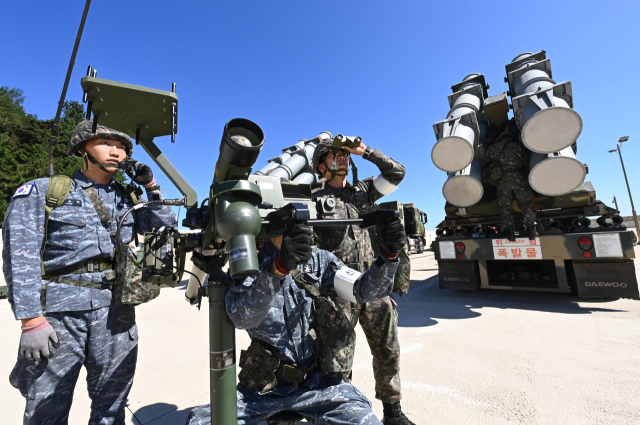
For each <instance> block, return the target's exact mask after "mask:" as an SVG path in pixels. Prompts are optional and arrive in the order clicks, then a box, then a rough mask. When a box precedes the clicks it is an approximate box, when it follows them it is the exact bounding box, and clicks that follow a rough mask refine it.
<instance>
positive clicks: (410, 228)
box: [402, 204, 427, 254]
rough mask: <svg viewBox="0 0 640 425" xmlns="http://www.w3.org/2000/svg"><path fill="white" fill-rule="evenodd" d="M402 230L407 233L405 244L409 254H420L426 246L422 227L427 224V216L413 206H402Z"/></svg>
mask: <svg viewBox="0 0 640 425" xmlns="http://www.w3.org/2000/svg"><path fill="white" fill-rule="evenodd" d="M402 209H403V211H404V230H405V232H406V233H407V242H408V246H409V253H410V254H422V253H423V252H424V248H425V246H426V243H427V241H426V239H425V230H424V225H425V224H426V223H427V214H426V213H424V212H422V211H420V208H418V207H416V206H415V205H413V204H404V205H403V206H402Z"/></svg>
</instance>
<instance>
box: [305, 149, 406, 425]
mask: <svg viewBox="0 0 640 425" xmlns="http://www.w3.org/2000/svg"><path fill="white" fill-rule="evenodd" d="M332 144H333V140H327V141H324V142H322V143H320V144H319V145H318V147H317V149H316V151H315V153H314V156H313V168H314V170H315V171H316V172H318V174H320V176H322V177H323V178H325V179H326V181H325V182H324V186H323V187H322V188H321V189H319V190H317V191H316V192H314V196H318V197H320V196H333V197H335V200H336V207H335V215H333V216H332V218H357V217H358V216H359V215H360V214H362V213H366V212H369V211H371V210H373V209H375V208H377V207H376V206H375V202H376V201H377V200H378V199H380V198H382V197H383V196H385V195H388V194H390V193H391V192H393V191H394V190H395V189H396V188H397V185H398V184H399V183H400V182H401V181H402V179H403V178H404V175H405V168H404V166H402V165H401V164H400V163H398V162H397V161H395V160H393V159H391V158H389V157H387V156H385V155H384V154H383V153H382V152H380V151H379V150H378V149H375V150H373V149H371V147H367V146H365V145H364V143H362V142H361V143H360V146H358V147H356V148H349V147H347V146H345V147H344V148H343V150H340V151H338V153H337V158H336V157H334V150H333V149H332ZM350 155H359V156H362V157H363V158H364V159H368V160H369V161H371V162H373V163H374V164H375V165H376V166H377V167H378V168H379V169H380V172H381V174H380V175H378V176H377V177H375V178H374V177H370V178H367V179H364V180H362V181H360V182H358V183H357V184H356V185H355V186H352V185H350V184H349V183H348V182H347V178H346V176H347V175H348V173H349V163H350ZM333 161H337V168H338V171H337V172H335V171H334V172H331V171H330V169H331V167H332V165H333ZM314 236H315V240H316V244H317V245H318V247H319V248H321V249H325V250H327V251H331V252H332V253H334V254H335V255H336V257H338V258H339V259H340V261H342V262H343V263H345V264H346V265H347V266H348V267H351V268H353V269H356V270H361V271H363V270H366V269H367V267H369V265H370V264H371V262H372V260H373V259H374V258H376V257H375V255H376V251H377V249H378V243H376V242H375V240H376V239H375V238H371V237H370V235H369V231H368V230H362V229H360V228H359V227H358V226H348V227H344V226H342V227H339V226H335V227H317V228H315V229H314ZM372 240H373V243H372ZM404 255H406V252H404ZM406 259H407V260H408V255H406ZM405 264H409V263H408V261H407V262H406V263H405ZM399 272H400V274H401V278H404V281H402V282H400V283H401V285H399V286H400V288H402V287H403V286H404V290H403V289H400V291H401V292H406V288H407V287H408V283H409V270H408V268H407V267H404V268H403V269H402V270H399ZM402 283H403V284H402ZM343 308H344V309H345V311H350V312H351V317H352V323H353V325H354V326H355V325H356V324H357V323H358V320H360V325H361V326H362V330H363V331H364V333H365V335H366V337H367V342H368V343H369V348H370V349H371V354H372V356H373V373H374V377H375V380H376V398H377V399H379V400H381V401H382V405H383V408H384V418H383V423H384V424H385V425H410V424H412V422H411V421H410V420H409V419H408V418H407V417H406V416H405V415H404V413H403V412H402V410H401V406H400V399H401V398H402V395H401V391H400V390H401V389H400V343H399V341H398V313H397V311H396V303H395V301H394V299H393V298H392V297H391V296H388V297H384V298H381V299H378V300H376V301H373V302H368V303H358V304H353V303H351V304H350V303H349V302H348V301H343Z"/></svg>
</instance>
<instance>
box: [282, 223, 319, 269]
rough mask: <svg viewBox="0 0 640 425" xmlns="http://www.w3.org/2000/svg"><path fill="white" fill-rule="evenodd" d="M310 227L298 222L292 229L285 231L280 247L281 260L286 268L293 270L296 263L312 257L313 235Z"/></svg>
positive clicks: (304, 261)
mask: <svg viewBox="0 0 640 425" xmlns="http://www.w3.org/2000/svg"><path fill="white" fill-rule="evenodd" d="M312 234H313V232H312V231H311V228H310V227H307V226H306V225H304V224H302V223H297V224H296V225H295V226H293V227H292V228H291V229H290V230H287V231H286V232H284V238H282V246H281V247H280V261H281V262H282V267H284V268H285V269H286V270H293V269H295V268H296V265H298V264H301V263H306V262H307V261H309V260H310V259H311V252H312V250H311V235H312Z"/></svg>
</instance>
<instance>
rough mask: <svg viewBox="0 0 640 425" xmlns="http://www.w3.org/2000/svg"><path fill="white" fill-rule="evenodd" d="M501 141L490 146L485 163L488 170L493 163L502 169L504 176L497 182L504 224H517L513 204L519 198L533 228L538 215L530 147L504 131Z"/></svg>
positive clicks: (529, 225)
mask: <svg viewBox="0 0 640 425" xmlns="http://www.w3.org/2000/svg"><path fill="white" fill-rule="evenodd" d="M510 137H512V138H513V139H511V138H510ZM514 139H516V140H514ZM497 140H498V142H497V143H494V144H493V145H491V146H490V147H489V149H487V152H486V154H485V158H484V165H485V168H487V169H488V167H490V166H491V165H492V164H497V165H499V166H500V167H501V168H502V176H501V177H500V178H499V179H498V181H497V182H496V187H497V198H498V204H499V205H500V211H501V221H502V223H501V224H502V226H503V227H506V228H513V227H514V222H513V212H512V211H511V205H512V203H513V200H514V199H517V201H518V203H519V204H520V208H521V209H522V217H523V221H524V224H525V225H526V226H527V228H529V229H530V228H532V226H534V225H535V220H536V215H535V213H534V212H533V208H532V206H531V202H532V201H533V191H532V190H531V186H529V182H528V180H527V172H528V169H529V158H528V154H527V150H526V148H525V147H524V145H523V144H522V143H521V142H520V141H519V140H517V136H516V135H513V134H512V133H503V134H501V135H500V136H498V138H497Z"/></svg>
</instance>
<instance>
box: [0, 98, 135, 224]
mask: <svg viewBox="0 0 640 425" xmlns="http://www.w3.org/2000/svg"><path fill="white" fill-rule="evenodd" d="M24 100H25V95H24V92H23V91H22V90H20V89H17V88H9V87H0V223H2V222H3V221H4V215H5V212H6V210H7V207H8V206H9V202H11V197H12V196H13V194H14V193H15V191H16V189H17V188H18V187H20V185H22V184H24V183H26V182H28V181H29V180H33V179H37V178H41V177H47V172H48V169H49V137H50V135H51V126H52V125H53V121H54V119H53V118H51V119H40V118H38V117H37V116H36V115H32V114H28V113H27V112H26V111H25V109H24ZM53 106H55V105H52V107H53ZM84 116H85V111H84V105H83V104H82V103H80V102H77V101H75V100H71V101H66V102H65V103H64V107H63V109H62V118H61V120H60V124H59V127H58V136H57V137H56V144H55V146H54V150H53V164H54V167H55V171H56V173H57V174H66V175H68V176H72V175H73V173H74V172H75V171H76V170H77V169H79V168H80V167H81V166H82V160H81V159H80V158H76V157H72V156H65V154H64V153H65V151H66V150H67V143H68V142H69V138H70V137H71V133H72V132H73V129H74V128H75V126H76V125H78V124H79V123H80V122H81V121H82V120H84ZM116 178H117V179H118V180H120V181H122V180H124V176H123V175H122V174H121V173H119V175H118V176H117V177H116ZM0 225H1V224H0Z"/></svg>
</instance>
